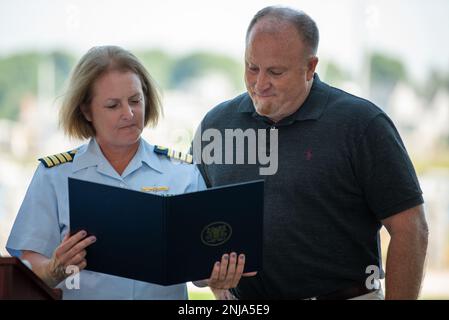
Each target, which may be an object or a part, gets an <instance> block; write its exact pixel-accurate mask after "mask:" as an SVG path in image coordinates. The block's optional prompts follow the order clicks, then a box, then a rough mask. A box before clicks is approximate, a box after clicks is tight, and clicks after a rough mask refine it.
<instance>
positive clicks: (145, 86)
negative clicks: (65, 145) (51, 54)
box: [59, 46, 162, 139]
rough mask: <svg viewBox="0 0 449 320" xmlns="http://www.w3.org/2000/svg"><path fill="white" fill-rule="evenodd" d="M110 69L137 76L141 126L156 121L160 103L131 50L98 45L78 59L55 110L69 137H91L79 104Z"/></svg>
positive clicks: (87, 99) (84, 102) (91, 129)
mask: <svg viewBox="0 0 449 320" xmlns="http://www.w3.org/2000/svg"><path fill="white" fill-rule="evenodd" d="M112 70H119V71H131V72H133V73H135V74H136V75H137V76H138V77H139V78H140V82H141V84H142V90H143V94H144V97H145V118H144V125H145V126H146V125H148V124H149V125H150V126H155V125H156V124H157V122H158V120H159V117H160V116H162V105H161V102H160V97H159V92H158V90H157V88H156V85H155V83H154V81H153V79H152V78H151V76H150V74H149V73H148V71H146V69H145V67H144V66H143V65H142V64H141V63H140V61H139V60H138V59H137V58H136V56H134V55H133V54H132V53H131V52H129V51H126V50H124V49H122V48H120V47H117V46H99V47H93V48H91V49H90V50H89V51H88V52H87V53H86V54H85V55H84V56H83V57H82V58H81V59H80V61H79V62H78V64H77V65H76V66H75V68H74V69H73V71H72V74H71V76H70V80H69V84H68V88H67V91H66V94H65V95H64V98H63V102H62V106H61V109H60V112H59V123H60V126H61V127H62V128H63V129H64V132H65V133H66V134H67V135H68V136H69V137H73V138H78V139H88V138H91V137H93V136H95V128H94V127H93V126H92V123H91V122H89V121H87V120H86V118H85V117H84V115H83V113H82V111H81V106H82V105H87V106H89V105H90V103H91V101H92V98H93V97H92V87H93V84H94V82H95V80H97V79H98V78H99V77H100V76H101V75H103V74H104V73H106V72H108V71H112Z"/></svg>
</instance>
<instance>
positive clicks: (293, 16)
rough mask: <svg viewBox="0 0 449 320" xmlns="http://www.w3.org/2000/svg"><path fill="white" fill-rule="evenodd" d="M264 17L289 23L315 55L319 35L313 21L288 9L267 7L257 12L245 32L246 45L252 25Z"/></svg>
mask: <svg viewBox="0 0 449 320" xmlns="http://www.w3.org/2000/svg"><path fill="white" fill-rule="evenodd" d="M264 17H270V18H274V19H276V20H279V21H286V22H289V23H291V24H292V25H293V26H294V27H295V28H296V29H297V30H298V33H299V34H300V36H301V37H302V39H301V40H302V41H303V42H304V43H305V44H306V45H307V46H308V47H309V48H310V51H311V53H312V54H313V55H316V53H317V51H318V42H319V39H320V35H319V31H318V27H317V25H316V23H315V21H313V19H312V18H311V17H310V16H309V15H307V14H306V13H305V12H303V11H298V10H295V9H292V8H288V7H280V6H269V7H265V8H263V9H262V10H260V11H259V12H257V13H256V15H255V16H254V17H253V19H252V20H251V22H250V23H249V26H248V30H247V31H246V43H248V37H249V34H250V32H251V30H252V29H253V27H254V25H255V24H256V23H257V22H258V21H259V20H261V19H262V18H264Z"/></svg>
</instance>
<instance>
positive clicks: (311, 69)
mask: <svg viewBox="0 0 449 320" xmlns="http://www.w3.org/2000/svg"><path fill="white" fill-rule="evenodd" d="M317 65H318V57H317V56H313V57H311V58H309V62H308V63H307V81H310V80H312V79H313V75H314V74H315V69H316V66H317Z"/></svg>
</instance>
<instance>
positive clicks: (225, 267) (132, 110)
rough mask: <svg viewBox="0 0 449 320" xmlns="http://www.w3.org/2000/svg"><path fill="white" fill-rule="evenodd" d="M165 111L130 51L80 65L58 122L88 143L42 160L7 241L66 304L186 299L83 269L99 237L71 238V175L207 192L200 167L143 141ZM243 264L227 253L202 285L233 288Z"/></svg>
mask: <svg viewBox="0 0 449 320" xmlns="http://www.w3.org/2000/svg"><path fill="white" fill-rule="evenodd" d="M161 111H162V109H161V106H160V102H159V97H158V94H157V91H156V89H155V86H154V84H153V82H152V80H151V77H150V75H149V74H148V73H147V71H146V70H145V68H144V67H143V66H142V64H141V63H140V62H139V61H138V59H137V58H136V57H135V56H134V55H132V54H131V53H130V52H128V51H126V50H124V49H122V48H119V47H115V46H104V47H94V48H92V49H91V50H89V51H88V52H87V53H86V54H85V55H84V56H83V57H82V59H81V60H80V61H79V63H78V65H77V66H76V67H75V69H74V71H73V73H72V76H71V79H70V84H69V88H68V92H67V94H66V95H65V98H64V102H63V104H62V108H61V112H60V123H61V125H62V127H63V128H64V130H65V132H66V133H67V134H68V136H70V137H75V138H82V139H90V141H89V142H88V143H87V144H85V145H83V146H81V147H79V148H77V149H76V151H72V152H65V153H61V154H57V155H54V156H49V157H45V158H42V159H39V160H40V161H41V164H40V165H39V167H38V168H37V170H36V172H35V174H34V177H33V179H32V181H31V184H30V186H29V188H28V191H27V193H26V196H25V199H24V200H23V203H22V206H21V208H20V210H19V213H18V215H17V218H16V221H15V223H14V226H13V229H12V231H11V234H10V237H9V239H8V243H7V249H8V251H9V252H10V253H11V255H13V256H18V257H20V258H21V259H25V260H28V261H29V262H30V263H31V265H32V270H33V271H34V272H35V273H36V274H37V275H38V276H39V277H40V278H41V279H43V280H44V281H45V282H46V283H47V284H48V285H49V286H51V287H55V286H58V287H60V288H61V289H62V290H63V293H64V295H63V296H64V298H65V299H186V298H187V288H186V285H185V284H179V285H173V286H159V285H156V284H151V283H146V282H141V281H134V280H130V279H125V278H121V277H116V276H112V275H105V274H101V273H96V272H91V271H87V270H83V269H84V268H85V267H86V265H87V260H88V258H86V248H87V247H88V246H89V245H91V244H93V243H94V242H95V241H96V239H95V236H94V235H93V236H86V235H87V233H86V231H85V230H82V231H79V232H78V233H76V234H74V235H72V236H70V234H69V209H68V187H67V183H68V179H67V178H68V177H74V178H79V179H83V180H89V181H92V182H99V183H103V184H108V185H112V186H120V187H124V188H129V189H133V190H142V189H144V190H145V188H146V187H149V186H150V187H152V189H151V188H150V189H151V190H161V191H162V192H168V193H170V194H176V193H184V192H188V191H197V190H201V189H205V188H206V187H205V184H204V181H203V179H202V177H201V175H200V173H199V171H198V169H197V167H196V166H195V165H191V164H188V163H187V162H190V161H188V160H190V159H188V160H187V158H184V160H185V162H183V163H181V164H179V163H176V164H174V163H173V162H172V161H170V159H168V157H167V156H166V155H163V154H159V153H157V151H160V150H158V149H157V148H156V149H155V148H154V146H152V145H150V144H148V143H147V142H146V141H144V140H143V139H142V138H141V133H142V130H143V128H144V127H145V126H146V125H147V124H150V125H155V124H156V123H157V121H158V118H159V115H160V114H161ZM153 187H154V188H153ZM158 187H159V188H158ZM70 265H75V266H77V267H78V268H79V270H83V271H81V273H80V277H79V279H80V288H79V289H71V290H69V289H68V288H66V286H65V285H64V284H65V282H64V280H65V279H66V277H67V276H68V275H67V274H66V273H65V270H66V268H67V267H68V266H70ZM243 266H244V257H243V255H241V256H240V257H236V254H235V253H231V254H229V255H228V254H225V255H223V257H222V260H221V262H219V263H216V264H214V266H213V268H212V273H211V278H210V279H208V280H206V281H203V282H201V283H200V284H201V285H204V284H205V283H206V284H209V286H210V287H211V288H229V287H235V286H236V285H237V283H238V281H239V280H240V277H241V275H242V272H243ZM58 284H59V285H58Z"/></svg>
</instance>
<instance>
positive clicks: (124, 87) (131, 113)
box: [83, 71, 145, 148]
mask: <svg viewBox="0 0 449 320" xmlns="http://www.w3.org/2000/svg"><path fill="white" fill-rule="evenodd" d="M92 92H93V98H92V102H91V104H90V106H88V107H86V108H84V109H85V110H83V113H84V116H85V117H86V119H87V120H88V121H90V122H92V125H93V126H94V128H95V133H96V134H95V138H96V140H97V142H98V144H99V145H100V146H102V147H109V148H117V147H119V148H120V147H128V146H131V145H133V144H135V143H137V141H138V140H139V138H140V135H141V133H142V130H143V127H144V116H145V97H144V95H143V90H142V84H141V82H140V79H139V77H138V76H137V75H136V74H135V73H133V72H131V71H109V72H107V73H105V74H103V75H102V76H100V77H99V78H98V79H97V80H95V82H94V84H93V88H92Z"/></svg>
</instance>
